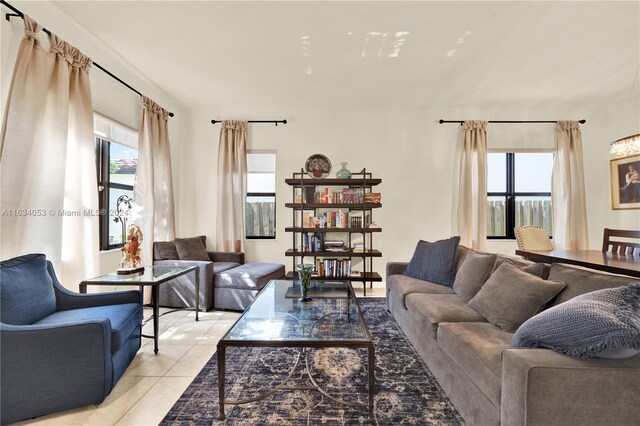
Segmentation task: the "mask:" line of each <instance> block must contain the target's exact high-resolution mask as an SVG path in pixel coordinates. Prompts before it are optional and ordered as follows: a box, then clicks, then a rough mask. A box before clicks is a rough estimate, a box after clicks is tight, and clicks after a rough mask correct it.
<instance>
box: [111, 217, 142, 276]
mask: <svg viewBox="0 0 640 426" xmlns="http://www.w3.org/2000/svg"><path fill="white" fill-rule="evenodd" d="M141 244H142V231H141V230H140V227H139V226H138V225H129V228H128V230H127V242H126V243H125V245H124V247H122V260H121V261H120V267H119V268H118V270H117V273H118V274H133V273H136V272H141V271H144V266H140V261H141V259H140V245H141Z"/></svg>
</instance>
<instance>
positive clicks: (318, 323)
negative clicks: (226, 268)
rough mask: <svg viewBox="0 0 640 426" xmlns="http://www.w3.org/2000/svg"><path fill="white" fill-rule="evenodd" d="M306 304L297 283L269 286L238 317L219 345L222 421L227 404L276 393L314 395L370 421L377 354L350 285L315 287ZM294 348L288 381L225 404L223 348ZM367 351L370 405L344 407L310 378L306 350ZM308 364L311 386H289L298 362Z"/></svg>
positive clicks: (315, 284)
mask: <svg viewBox="0 0 640 426" xmlns="http://www.w3.org/2000/svg"><path fill="white" fill-rule="evenodd" d="M309 296H311V297H312V300H311V301H310V302H300V301H299V299H300V297H301V294H300V288H299V286H298V282H297V281H287V280H272V281H270V282H269V283H268V284H267V285H266V286H265V287H264V288H263V289H262V291H261V292H260V294H258V297H256V299H255V300H254V301H253V303H252V304H251V305H250V306H249V307H248V308H247V310H246V311H245V312H244V313H243V314H242V316H241V317H240V318H239V319H238V321H236V323H235V324H234V325H233V327H231V329H230V330H229V331H228V332H227V334H225V335H224V337H222V339H220V341H219V342H218V350H217V355H218V387H219V388H218V391H219V398H220V400H219V404H220V419H221V420H223V419H225V412H224V406H225V404H231V405H237V404H246V403H249V402H254V401H257V400H260V399H263V398H266V397H268V396H270V395H272V394H273V393H275V392H278V391H280V390H295V389H303V390H317V391H319V392H320V393H322V394H323V395H324V396H326V397H327V398H329V399H331V400H333V401H335V402H337V403H340V404H345V405H349V406H352V407H363V408H367V409H368V411H369V418H370V419H371V420H372V421H375V420H374V413H373V395H374V380H375V379H374V365H375V349H374V347H373V340H372V338H371V333H370V332H369V327H368V326H367V323H366V321H365V320H364V318H363V316H362V312H361V311H360V307H359V306H358V301H357V300H356V297H355V294H354V292H353V287H351V284H350V283H349V282H335V281H333V282H328V281H326V282H325V281H313V282H312V287H311V289H310V292H309ZM234 346H236V347H278V348H298V349H299V353H298V356H297V358H296V362H295V365H294V366H293V368H292V369H291V372H290V373H289V376H288V377H287V378H286V379H285V380H284V381H283V382H282V383H281V384H279V385H277V386H276V387H274V388H273V389H271V390H270V391H268V392H266V393H264V394H262V395H259V396H257V397H255V398H251V399H245V400H227V399H226V398H225V350H226V348H227V347H234ZM334 347H343V348H366V349H367V355H368V363H367V373H368V402H365V403H356V402H348V401H344V400H342V399H339V398H336V397H334V396H332V395H329V394H328V393H327V392H325V390H324V389H322V388H321V387H320V386H318V383H317V382H316V380H315V379H314V378H313V376H312V375H311V372H310V369H309V361H308V358H307V357H306V352H307V349H310V348H334ZM301 358H304V361H305V362H306V373H307V375H308V377H309V380H310V382H311V383H312V384H313V386H304V387H295V386H287V382H288V381H289V380H290V379H291V376H292V374H293V372H294V371H295V369H296V366H297V365H298V363H299V362H300V359H301Z"/></svg>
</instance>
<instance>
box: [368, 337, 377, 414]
mask: <svg viewBox="0 0 640 426" xmlns="http://www.w3.org/2000/svg"><path fill="white" fill-rule="evenodd" d="M367 352H368V355H369V365H368V367H369V419H370V420H371V424H376V421H375V413H374V411H373V394H374V386H375V380H376V379H375V363H376V357H375V348H374V347H373V346H372V347H370V348H367Z"/></svg>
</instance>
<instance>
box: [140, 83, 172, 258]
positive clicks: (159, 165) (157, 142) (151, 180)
mask: <svg viewBox="0 0 640 426" xmlns="http://www.w3.org/2000/svg"><path fill="white" fill-rule="evenodd" d="M140 108H141V110H140V126H139V128H138V167H137V169H136V178H135V183H134V185H133V199H134V201H135V202H136V204H138V205H139V206H141V207H142V211H141V216H142V217H141V218H140V219H138V221H137V222H138V225H140V228H141V229H142V236H143V238H142V248H141V253H140V254H141V257H142V262H143V263H144V264H145V265H151V263H152V262H153V242H154V241H168V240H173V239H174V238H175V234H176V227H175V216H174V207H173V181H172V177H171V152H170V146H169V124H168V120H169V112H168V111H167V110H165V109H164V108H162V107H161V106H160V105H158V104H157V103H155V102H154V101H152V100H151V99H149V98H147V97H146V96H142V97H141V107H140Z"/></svg>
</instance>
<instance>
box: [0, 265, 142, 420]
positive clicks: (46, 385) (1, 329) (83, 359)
mask: <svg viewBox="0 0 640 426" xmlns="http://www.w3.org/2000/svg"><path fill="white" fill-rule="evenodd" d="M141 331H142V295H141V293H140V292H139V291H123V292H115V293H101V294H77V293H73V292H70V291H68V290H66V289H65V288H63V287H62V285H60V282H58V279H57V278H56V275H55V272H54V270H53V266H52V265H51V262H48V261H47V260H46V258H45V256H44V255H43V254H28V255H24V256H20V257H16V258H14V259H10V260H5V261H2V262H0V374H1V376H0V377H1V379H0V406H1V407H2V410H1V411H0V421H1V422H2V424H5V423H11V422H14V421H17V420H21V419H25V418H31V417H37V416H41V415H44V414H49V413H53V412H56V411H61V410H67V409H70V408H74V407H80V406H83V405H88V404H99V403H101V402H102V401H103V400H104V399H105V398H106V397H107V395H109V393H110V392H111V390H112V389H113V387H114V386H115V384H116V383H117V382H118V380H119V379H120V377H121V376H122V374H123V373H124V371H125V370H126V369H127V367H128V366H129V364H130V363H131V360H132V359H133V357H134V356H135V354H136V352H137V351H138V349H140V336H141Z"/></svg>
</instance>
